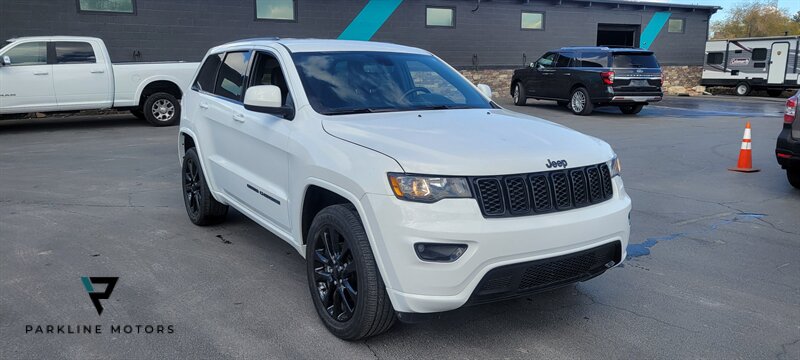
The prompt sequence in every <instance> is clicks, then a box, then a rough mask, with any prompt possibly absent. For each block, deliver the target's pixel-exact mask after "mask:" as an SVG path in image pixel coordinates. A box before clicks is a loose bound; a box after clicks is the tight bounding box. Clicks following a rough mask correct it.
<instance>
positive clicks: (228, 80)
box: [214, 52, 250, 101]
mask: <svg viewBox="0 0 800 360" xmlns="http://www.w3.org/2000/svg"><path fill="white" fill-rule="evenodd" d="M249 60H250V53H249V52H230V53H228V54H227V55H225V61H223V62H222V65H220V67H219V72H218V73H217V81H216V85H215V86H214V93H215V94H217V95H219V96H222V97H226V98H228V99H231V100H236V101H239V100H240V99H241V97H242V91H243V90H244V79H245V71H246V70H247V62H248V61H249Z"/></svg>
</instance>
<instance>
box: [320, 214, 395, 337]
mask: <svg viewBox="0 0 800 360" xmlns="http://www.w3.org/2000/svg"><path fill="white" fill-rule="evenodd" d="M306 263H307V265H306V268H307V274H308V287H309V290H310V291H311V298H312V301H313V302H314V308H316V310H317V314H318V315H319V317H320V319H321V320H322V322H323V323H324V324H325V327H327V328H328V330H330V332H331V333H333V334H334V335H336V336H337V337H339V338H341V339H344V340H358V339H362V338H365V337H369V336H373V335H377V334H380V333H382V332H385V331H386V330H389V328H390V327H391V326H392V325H393V324H394V321H395V313H394V308H393V307H392V303H391V301H390V300H389V295H388V294H387V293H386V285H385V284H384V283H383V279H382V278H381V274H380V273H379V272H378V266H377V265H376V264H375V258H374V257H373V254H372V248H371V247H370V245H369V240H368V239H367V234H366V232H365V231H364V226H363V225H362V224H361V220H360V219H359V217H358V213H357V212H356V210H355V208H354V207H353V206H352V205H331V206H329V207H327V208H325V209H322V211H320V212H319V214H317V216H315V217H314V221H313V222H312V223H311V228H310V229H309V231H308V239H307V246H306Z"/></svg>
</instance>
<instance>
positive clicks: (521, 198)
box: [506, 177, 531, 214]
mask: <svg viewBox="0 0 800 360" xmlns="http://www.w3.org/2000/svg"><path fill="white" fill-rule="evenodd" d="M506 188H507V189H508V209H509V210H510V211H511V213H512V214H519V213H527V212H528V211H530V209H531V208H530V200H528V187H527V185H526V184H525V179H524V178H522V177H508V178H506Z"/></svg>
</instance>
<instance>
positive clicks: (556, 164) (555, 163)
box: [544, 159, 567, 169]
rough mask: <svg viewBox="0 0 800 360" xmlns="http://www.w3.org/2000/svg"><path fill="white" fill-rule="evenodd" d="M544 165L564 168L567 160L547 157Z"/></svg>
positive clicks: (549, 167) (550, 167)
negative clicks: (553, 159)
mask: <svg viewBox="0 0 800 360" xmlns="http://www.w3.org/2000/svg"><path fill="white" fill-rule="evenodd" d="M544 166H547V168H548V169H552V168H556V169H557V168H566V167H567V160H557V161H552V160H550V159H547V162H546V163H545V164H544Z"/></svg>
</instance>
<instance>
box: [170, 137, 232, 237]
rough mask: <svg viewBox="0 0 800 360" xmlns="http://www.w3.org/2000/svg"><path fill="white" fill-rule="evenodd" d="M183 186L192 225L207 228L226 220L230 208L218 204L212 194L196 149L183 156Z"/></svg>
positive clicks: (185, 202) (184, 200) (187, 212)
mask: <svg viewBox="0 0 800 360" xmlns="http://www.w3.org/2000/svg"><path fill="white" fill-rule="evenodd" d="M181 184H182V188H183V203H184V205H186V214H187V215H189V220H191V221H192V223H194V224H195V225H199V226H206V225H214V224H219V223H221V222H222V221H224V220H225V216H226V215H227V214H228V206H227V205H224V204H222V203H220V202H218V201H217V200H216V199H214V195H212V194H211V189H209V188H208V183H207V182H206V176H205V174H203V168H202V167H201V166H200V158H199V157H198V156H197V151H196V150H195V149H189V151H187V152H186V155H184V156H183V166H182V167H181Z"/></svg>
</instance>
